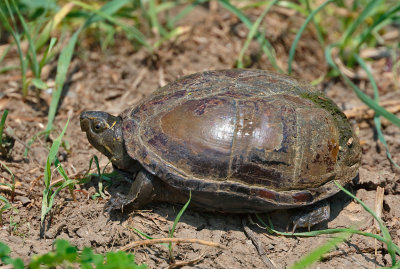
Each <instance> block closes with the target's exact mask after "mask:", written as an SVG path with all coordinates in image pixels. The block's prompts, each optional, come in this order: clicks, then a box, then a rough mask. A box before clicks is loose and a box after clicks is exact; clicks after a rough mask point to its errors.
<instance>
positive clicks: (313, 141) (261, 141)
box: [121, 69, 360, 212]
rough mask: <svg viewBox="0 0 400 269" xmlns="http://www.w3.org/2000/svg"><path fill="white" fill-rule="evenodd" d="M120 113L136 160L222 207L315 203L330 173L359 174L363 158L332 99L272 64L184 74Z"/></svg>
mask: <svg viewBox="0 0 400 269" xmlns="http://www.w3.org/2000/svg"><path fill="white" fill-rule="evenodd" d="M121 117H122V119H123V134H124V140H125V145H126V148H127V151H128V154H129V155H130V156H131V157H132V158H133V159H136V160H138V161H139V162H140V163H141V164H142V165H143V167H144V168H145V169H146V170H148V171H149V172H150V173H152V174H155V175H157V176H158V177H159V178H161V179H162V180H163V181H165V182H166V183H167V184H169V185H171V186H173V187H175V188H178V189H181V190H183V191H185V190H191V191H192V193H194V194H195V197H197V198H196V199H197V202H198V203H200V204H201V205H204V206H211V207H213V208H214V209H217V210H218V209H221V210H225V211H235V210H236V211H243V209H246V211H254V212H259V211H261V212H262V211H267V210H270V209H275V208H289V207H295V206H301V205H307V204H311V203H314V202H316V201H319V200H321V199H324V198H327V197H329V196H331V195H333V194H334V193H336V192H337V191H338V189H337V188H336V186H334V184H333V180H338V181H339V182H340V183H342V184H344V183H346V182H349V181H350V180H351V179H353V178H354V177H355V176H356V174H357V170H358V166H359V162H360V145H359V142H358V139H357V137H356V136H355V135H354V134H353V132H352V129H351V126H350V124H349V122H348V121H347V119H346V117H345V115H344V114H343V113H342V112H341V111H340V109H339V108H338V107H337V106H336V105H335V104H334V103H333V101H331V100H330V99H329V98H328V97H326V96H325V95H324V94H323V93H321V92H318V91H316V90H315V89H313V88H312V87H310V86H308V85H307V84H304V83H299V82H297V81H296V80H294V79H292V78H290V77H287V76H283V75H278V74H274V73H270V72H267V71H261V70H239V69H235V70H222V71H208V72H203V73H197V74H193V75H190V76H186V77H183V78H181V79H179V80H177V81H175V82H172V83H170V84H168V85H166V86H165V87H163V88H161V89H159V90H157V91H156V92H154V93H153V94H152V95H151V96H150V97H148V98H147V99H145V100H144V101H142V102H141V103H140V104H138V105H137V106H135V107H133V108H131V109H128V110H126V111H125V112H124V113H123V114H122V115H121ZM210 200H211V201H210ZM226 203H230V205H226ZM238 207H239V208H240V207H241V209H240V210H239V209H237V208H238Z"/></svg>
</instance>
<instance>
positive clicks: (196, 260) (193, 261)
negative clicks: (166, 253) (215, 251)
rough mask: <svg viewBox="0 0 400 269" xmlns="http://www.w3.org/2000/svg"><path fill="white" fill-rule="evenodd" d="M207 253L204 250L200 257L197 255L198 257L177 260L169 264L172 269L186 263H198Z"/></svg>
mask: <svg viewBox="0 0 400 269" xmlns="http://www.w3.org/2000/svg"><path fill="white" fill-rule="evenodd" d="M205 254H206V253H205V252H203V253H201V254H200V256H199V257H197V258H196V259H193V260H190V261H183V262H175V263H173V264H170V265H169V266H168V269H172V268H176V267H182V266H185V265H194V264H196V263H198V262H199V261H201V259H203V258H204V255H205Z"/></svg>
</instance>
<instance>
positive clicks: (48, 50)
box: [39, 37, 57, 72]
mask: <svg viewBox="0 0 400 269" xmlns="http://www.w3.org/2000/svg"><path fill="white" fill-rule="evenodd" d="M56 42H57V38H56V37H52V38H51V39H50V44H49V46H48V47H47V49H46V51H45V52H44V54H43V57H42V60H41V61H40V64H39V69H40V72H41V70H42V68H43V66H44V65H45V64H46V63H47V57H48V56H49V54H50V53H51V51H52V49H53V47H54V45H55V44H56Z"/></svg>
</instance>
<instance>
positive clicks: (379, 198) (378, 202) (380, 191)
mask: <svg viewBox="0 0 400 269" xmlns="http://www.w3.org/2000/svg"><path fill="white" fill-rule="evenodd" d="M384 195H385V189H384V188H382V187H380V186H378V187H377V188H376V194H375V214H376V216H377V217H378V218H381V217H382V209H383V196H384ZM374 226H375V231H376V233H377V234H379V233H380V232H381V227H380V226H379V223H378V221H377V220H376V219H374ZM377 244H378V241H377V239H376V238H375V258H376V256H378V246H377Z"/></svg>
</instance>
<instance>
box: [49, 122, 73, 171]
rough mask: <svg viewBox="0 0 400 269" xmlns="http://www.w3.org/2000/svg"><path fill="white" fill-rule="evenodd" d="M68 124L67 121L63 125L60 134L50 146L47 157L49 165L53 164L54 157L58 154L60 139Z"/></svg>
mask: <svg viewBox="0 0 400 269" xmlns="http://www.w3.org/2000/svg"><path fill="white" fill-rule="evenodd" d="M68 123H69V119H68V120H67V123H66V124H65V126H64V129H63V130H62V132H61V134H60V135H59V136H58V137H57V138H56V139H55V140H54V141H53V144H52V145H51V148H50V152H49V155H48V157H47V158H48V160H49V161H50V163H53V162H54V161H55V160H56V155H57V153H58V149H59V148H60V145H61V141H62V138H63V137H64V134H65V131H66V130H67V128H68Z"/></svg>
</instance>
